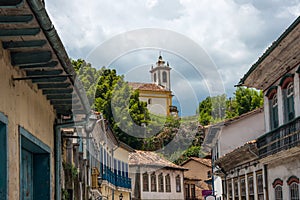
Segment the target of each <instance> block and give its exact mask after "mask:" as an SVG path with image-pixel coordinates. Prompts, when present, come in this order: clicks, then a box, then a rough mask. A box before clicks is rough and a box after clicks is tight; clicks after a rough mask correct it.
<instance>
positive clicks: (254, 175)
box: [253, 171, 258, 200]
mask: <svg viewBox="0 0 300 200" xmlns="http://www.w3.org/2000/svg"><path fill="white" fill-rule="evenodd" d="M253 188H254V200H258V199H257V180H256V171H253Z"/></svg>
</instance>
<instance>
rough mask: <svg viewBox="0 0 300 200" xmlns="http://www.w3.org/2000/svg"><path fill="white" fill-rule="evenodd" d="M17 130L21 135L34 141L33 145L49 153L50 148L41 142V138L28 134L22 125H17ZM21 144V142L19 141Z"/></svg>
mask: <svg viewBox="0 0 300 200" xmlns="http://www.w3.org/2000/svg"><path fill="white" fill-rule="evenodd" d="M19 131H20V134H21V135H22V136H24V137H25V138H26V139H28V140H29V141H31V142H32V143H34V144H35V145H37V146H39V147H40V148H42V149H43V150H45V151H46V152H47V153H51V148H50V147H49V146H48V145H46V144H45V143H43V142H42V141H41V140H39V139H38V138H36V137H35V136H34V135H32V134H30V133H29V132H28V131H27V130H25V129H24V128H23V127H21V126H19ZM20 144H21V143H20Z"/></svg>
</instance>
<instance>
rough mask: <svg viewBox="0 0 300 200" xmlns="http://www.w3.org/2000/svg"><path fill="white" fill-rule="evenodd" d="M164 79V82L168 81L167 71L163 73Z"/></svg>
mask: <svg viewBox="0 0 300 200" xmlns="http://www.w3.org/2000/svg"><path fill="white" fill-rule="evenodd" d="M162 79H163V82H164V83H166V82H167V72H163V73H162Z"/></svg>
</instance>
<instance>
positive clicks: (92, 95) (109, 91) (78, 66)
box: [72, 59, 150, 148]
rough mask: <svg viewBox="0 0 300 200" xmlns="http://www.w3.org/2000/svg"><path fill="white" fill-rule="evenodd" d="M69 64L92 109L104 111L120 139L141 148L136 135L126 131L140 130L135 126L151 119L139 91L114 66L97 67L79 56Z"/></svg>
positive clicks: (146, 122)
mask: <svg viewBox="0 0 300 200" xmlns="http://www.w3.org/2000/svg"><path fill="white" fill-rule="evenodd" d="M72 65H73V67H74V69H75V71H76V73H77V77H78V79H79V80H80V81H81V83H82V85H83V87H84V89H85V90H86V93H87V96H88V98H89V101H90V103H91V106H92V108H93V109H94V110H95V111H98V112H101V113H102V114H103V116H104V117H105V118H106V119H107V120H108V121H109V123H110V124H111V127H112V128H113V131H114V132H115V134H116V136H117V137H118V138H119V139H120V140H121V141H123V142H125V143H127V144H128V145H130V146H132V147H134V148H140V147H141V146H142V142H141V141H138V140H139V138H136V137H132V136H130V135H128V134H127V133H128V132H129V131H135V132H137V131H140V132H141V129H134V127H136V126H141V125H142V124H143V123H144V124H146V125H147V124H148V122H149V119H150V117H149V111H148V109H147V104H146V103H145V102H141V101H139V93H138V91H133V90H132V89H131V88H130V87H129V86H128V84H127V83H126V82H125V81H124V77H123V76H120V75H118V74H117V71H116V70H115V69H106V68H105V67H102V68H101V69H100V70H97V69H95V68H93V67H92V66H91V64H89V63H86V62H85V61H84V60H82V59H77V60H72ZM114 113H115V115H114ZM118 117H119V118H118ZM120 117H121V118H120ZM116 118H118V119H119V120H116ZM120 127H121V128H120ZM122 127H123V128H122ZM124 127H125V129H124ZM135 134H141V133H135Z"/></svg>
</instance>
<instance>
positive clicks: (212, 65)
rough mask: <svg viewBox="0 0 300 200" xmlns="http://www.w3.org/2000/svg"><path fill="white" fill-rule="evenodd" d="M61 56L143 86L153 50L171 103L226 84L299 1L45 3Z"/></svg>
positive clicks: (190, 103)
mask: <svg viewBox="0 0 300 200" xmlns="http://www.w3.org/2000/svg"><path fill="white" fill-rule="evenodd" d="M45 3H46V8H47V11H48V13H49V15H50V18H51V19H52V22H53V23H54V25H55V27H56V29H57V32H58V34H59V35H60V37H61V39H62V41H63V43H64V45H65V48H66V50H67V52H68V54H69V56H70V57H71V58H73V59H77V58H83V59H86V60H87V61H88V62H90V63H92V64H93V66H94V67H97V68H98V67H102V66H104V65H105V66H108V67H110V68H117V70H118V73H119V74H124V75H125V78H126V80H128V81H140V82H150V74H149V69H150V67H151V65H152V64H154V63H155V62H156V60H157V57H158V55H159V52H160V51H161V54H162V56H163V58H164V59H165V60H166V61H169V63H170V65H171V67H172V71H171V81H172V86H171V87H172V90H173V93H174V95H175V102H176V103H175V104H176V105H178V106H179V107H180V108H181V110H180V111H181V115H193V114H195V110H196V107H197V104H198V102H199V101H201V100H203V99H204V98H205V97H206V96H208V95H214V94H219V93H222V92H225V93H226V94H227V95H228V96H231V95H232V93H233V91H234V90H235V88H234V85H235V84H237V83H238V81H239V79H240V78H241V77H242V76H243V75H244V74H245V73H246V72H247V70H248V69H249V68H250V67H251V65H252V64H253V63H254V62H255V61H256V60H257V59H258V57H259V56H261V55H262V53H263V52H264V51H265V49H266V48H267V47H268V46H270V45H271V43H272V42H273V41H274V40H276V39H277V38H278V37H279V36H280V34H282V32H283V31H284V30H285V29H286V28H287V27H288V26H289V25H290V24H291V23H292V22H293V21H294V20H295V19H296V18H297V17H298V16H299V14H300V0H216V1H211V0H135V1H134V0H119V1H116V0H89V1H85V0H72V1H67V0H46V2H45Z"/></svg>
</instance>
